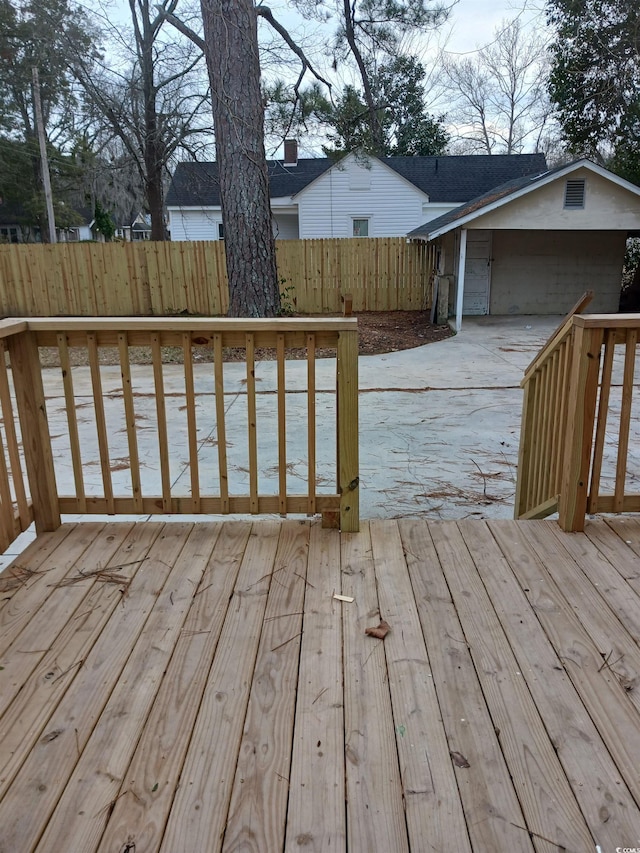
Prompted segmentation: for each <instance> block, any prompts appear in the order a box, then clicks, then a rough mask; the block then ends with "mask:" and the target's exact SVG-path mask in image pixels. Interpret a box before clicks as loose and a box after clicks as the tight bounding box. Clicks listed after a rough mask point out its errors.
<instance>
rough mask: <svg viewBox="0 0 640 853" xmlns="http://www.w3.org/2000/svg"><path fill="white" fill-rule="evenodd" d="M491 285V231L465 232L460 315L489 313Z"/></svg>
mask: <svg viewBox="0 0 640 853" xmlns="http://www.w3.org/2000/svg"><path fill="white" fill-rule="evenodd" d="M490 283H491V231H468V232H467V260H466V264H465V268H464V299H463V302H462V313H463V314H471V315H479V314H488V313H489V286H490Z"/></svg>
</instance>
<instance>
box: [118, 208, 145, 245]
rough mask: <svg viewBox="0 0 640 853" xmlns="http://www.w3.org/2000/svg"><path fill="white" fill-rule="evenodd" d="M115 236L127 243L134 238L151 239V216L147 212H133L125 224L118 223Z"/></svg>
mask: <svg viewBox="0 0 640 853" xmlns="http://www.w3.org/2000/svg"><path fill="white" fill-rule="evenodd" d="M114 237H115V238H116V240H124V241H125V242H126V243H129V242H131V241H133V240H150V239H151V217H150V216H148V215H147V214H145V213H135V212H132V213H131V215H130V216H129V217H128V218H127V220H126V221H125V223H124V224H121V225H116V230H115V234H114Z"/></svg>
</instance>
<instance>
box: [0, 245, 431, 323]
mask: <svg viewBox="0 0 640 853" xmlns="http://www.w3.org/2000/svg"><path fill="white" fill-rule="evenodd" d="M276 246H277V261H278V275H279V277H280V288H281V291H282V292H283V293H284V300H283V307H284V308H285V309H295V310H296V311H297V312H300V313H302V314H322V313H340V312H341V311H342V297H343V296H344V295H345V294H347V293H350V294H352V296H353V310H354V311H387V310H413V309H416V310H417V309H426V308H429V307H430V305H431V291H432V270H433V266H434V252H435V249H434V247H433V246H430V245H429V244H426V243H423V242H417V243H407V242H406V240H405V239H404V238H402V237H390V238H378V239H375V238H371V239H366V238H362V239H350V240H347V239H342V240H338V239H330V240H280V241H278V242H277V244H276ZM228 306H229V294H228V286H227V274H226V262H225V256H224V243H223V242H220V241H200V242H176V243H171V242H165V243H155V242H154V243H152V242H146V241H145V242H142V241H140V242H134V243H63V244H58V245H53V246H51V245H35V244H27V245H7V246H0V314H1V315H2V316H5V317H23V316H27V317H53V316H100V317H104V316H166V315H167V314H179V313H181V312H184V313H189V314H200V315H204V316H220V315H224V314H226V312H227V310H228Z"/></svg>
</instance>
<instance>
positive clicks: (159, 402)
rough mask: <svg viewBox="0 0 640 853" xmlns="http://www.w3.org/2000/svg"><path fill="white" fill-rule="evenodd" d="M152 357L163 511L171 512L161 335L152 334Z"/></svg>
mask: <svg viewBox="0 0 640 853" xmlns="http://www.w3.org/2000/svg"><path fill="white" fill-rule="evenodd" d="M151 359H152V361H153V381H154V385H155V392H156V416H157V419H158V450H159V453H160V480H161V483H162V511H163V512H171V468H170V466H169V438H168V435H167V407H166V402H165V396H164V376H163V370H162V349H161V347H160V335H158V334H152V335H151Z"/></svg>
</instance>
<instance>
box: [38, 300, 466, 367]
mask: <svg viewBox="0 0 640 853" xmlns="http://www.w3.org/2000/svg"><path fill="white" fill-rule="evenodd" d="M354 316H355V317H357V320H358V341H359V351H360V355H377V354H381V353H387V352H396V351H398V350H405V349H413V348H414V347H421V346H424V344H430V343H433V342H434V341H441V340H443V339H444V338H448V337H449V336H450V335H452V334H453V332H452V331H451V329H450V328H449V326H436V325H433V324H432V323H430V322H429V311H363V312H361V313H359V314H354ZM69 355H70V359H71V364H72V365H73V366H81V365H86V364H87V355H86V350H84V349H72V350H70V353H69ZM316 355H317V356H318V357H320V358H322V357H324V356H334V355H335V350H327V351H326V352H324V351H321V350H320V351H318V352H317V353H316ZM129 357H130V360H131V363H132V364H150V363H151V350H150V348H149V347H131V349H130V351H129ZM273 357H274V353H273V350H265V351H261V350H257V351H256V358H257V359H258V360H262V359H269V358H273ZM288 357H289V358H304V357H305V351H304V350H300V351H299V352H298V351H296V350H291V351H290V352H289V353H288ZM194 358H195V360H197V361H198V362H200V363H202V362H205V363H206V362H208V361H212V360H213V352H212V351H211V350H210V349H207V348H204V347H203V348H202V349H199V350H198V352H197V354H196V355H195V356H194ZM163 360H164V361H165V362H167V363H173V364H180V363H181V362H182V350H181V349H180V348H179V347H167V348H166V349H165V351H164V353H163ZM243 360H244V350H233V349H227V350H226V351H225V361H243ZM40 361H41V363H42V366H43V367H59V365H60V362H59V358H58V351H57V349H53V348H44V349H42V350H41V351H40ZM100 363H101V364H119V357H118V351H117V349H110V348H104V349H102V348H101V350H100Z"/></svg>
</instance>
